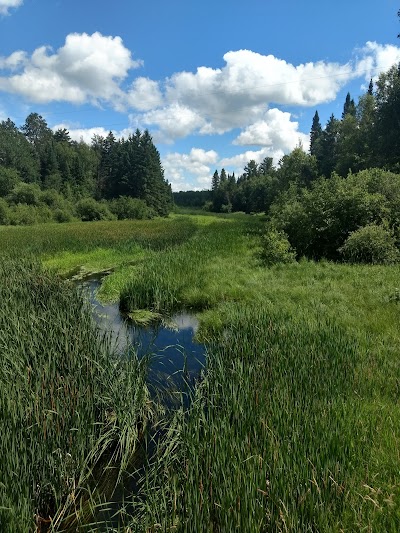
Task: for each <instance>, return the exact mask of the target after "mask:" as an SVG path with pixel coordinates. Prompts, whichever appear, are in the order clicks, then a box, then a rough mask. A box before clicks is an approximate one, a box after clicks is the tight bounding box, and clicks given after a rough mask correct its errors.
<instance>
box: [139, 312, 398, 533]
mask: <svg viewBox="0 0 400 533" xmlns="http://www.w3.org/2000/svg"><path fill="white" fill-rule="evenodd" d="M207 335H208V340H209V346H210V348H209V354H208V366H207V369H206V375H205V378H204V380H203V381H202V382H201V384H200V385H199V387H198V388H197V391H196V394H195V396H194V398H193V402H192V404H191V407H190V409H189V411H188V412H187V413H186V415H185V414H184V413H183V412H179V413H178V414H176V415H175V417H174V418H173V420H172V422H171V425H170V432H169V433H167V437H166V438H165V440H164V442H163V443H161V444H160V447H159V450H158V454H159V455H158V460H157V461H155V462H154V464H152V465H150V467H149V470H148V473H147V479H146V481H145V482H144V487H145V489H144V490H145V492H146V506H145V508H144V510H143V515H141V516H140V519H139V520H137V519H136V520H135V519H133V520H132V524H136V525H137V527H139V526H138V523H140V522H143V521H145V523H146V526H147V527H148V528H149V529H148V530H150V531H152V530H156V529H157V528H156V527H155V524H159V526H158V527H159V529H160V530H162V531H170V530H173V531H182V532H192V531H196V532H202V531H204V532H211V531H215V532H217V531H218V532H230V531H236V530H238V531H246V532H247V531H248V532H259V531H295V532H307V531H309V532H316V531H319V532H322V531H324V532H331V531H337V532H340V531H356V530H361V531H363V530H365V531H389V532H396V531H398V530H399V528H400V515H399V505H400V478H399V474H398V464H399V463H398V453H397V451H396V450H397V449H398V445H399V443H400V431H399V424H398V421H399V414H400V412H399V407H398V405H397V403H396V404H395V405H394V404H393V399H392V397H391V399H390V400H389V401H388V398H387V395H388V393H389V392H390V389H391V387H390V386H388V390H386V391H385V394H379V393H378V390H379V389H378V387H377V385H378V384H379V381H380V378H381V377H382V376H380V377H378V378H377V379H375V377H373V376H370V377H369V379H367V378H366V374H368V370H370V369H369V362H370V361H369V354H368V348H367V347H366V346H365V345H363V344H362V343H360V340H359V339H358V338H357V336H356V335H354V334H353V333H351V332H349V331H347V330H346V328H344V327H342V326H339V325H338V324H337V323H335V321H334V320H332V319H327V318H324V317H315V316H311V317H307V316H293V315H291V314H290V313H287V312H285V310H283V309H276V310H275V311H273V312H271V311H266V310H265V308H263V307H262V306H259V305H257V306H252V307H249V306H238V305H237V304H229V305H228V306H227V308H226V309H225V317H224V325H223V326H219V327H218V326H217V327H215V326H214V327H209V328H208V332H207ZM396 359H397V358H396V357H393V354H392V364H394V365H395V368H396V370H395V371H396V376H397V379H398V377H399V368H398V363H397V362H396ZM393 370H394V368H393ZM393 392H395V390H394V389H392V390H391V393H393ZM371 395H372V396H373V397H374V400H373V401H371ZM390 396H391V394H390ZM389 413H391V415H389ZM389 416H391V417H392V418H393V419H392V420H391V421H388V420H387V419H388V418H389ZM395 420H396V422H395ZM385 424H388V427H387V428H386V430H383V431H382V429H383V426H384V425H385ZM378 428H379V432H377V429H378ZM384 457H385V460H384ZM152 527H153V528H154V529H151V528H152ZM139 530H140V531H145V530H146V529H145V528H144V527H143V529H139Z"/></svg>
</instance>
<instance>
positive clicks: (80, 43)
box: [0, 32, 141, 108]
mask: <svg viewBox="0 0 400 533" xmlns="http://www.w3.org/2000/svg"><path fill="white" fill-rule="evenodd" d="M16 54H17V55H16ZM140 65H141V61H134V60H133V59H132V55H131V52H130V51H129V50H128V49H127V48H126V47H125V46H124V44H123V42H122V39H121V38H120V37H110V36H103V35H102V34H101V33H99V32H95V33H93V34H92V35H88V34H86V33H82V34H78V33H72V34H69V35H68V36H67V37H66V40H65V44H64V46H62V47H61V48H59V49H58V50H57V51H56V52H53V51H52V50H51V48H49V47H46V46H41V47H40V48H37V49H36V50H35V51H34V52H33V54H32V55H31V56H30V57H28V56H27V55H26V54H25V53H24V52H14V53H13V54H11V55H10V56H9V57H6V58H1V59H0V68H1V69H3V70H4V69H7V68H9V69H15V68H17V67H19V70H20V71H17V72H16V73H12V74H11V75H9V76H1V77H0V90H3V91H7V92H10V93H15V94H20V95H22V96H24V97H26V98H27V99H28V100H30V101H33V102H40V103H48V102H52V101H67V102H71V103H75V104H82V103H85V102H92V103H96V104H98V103H100V102H103V101H105V102H108V103H111V104H112V105H114V107H117V108H118V106H123V105H124V100H125V98H126V95H125V94H124V93H123V91H122V90H121V88H120V83H121V82H122V81H123V80H124V79H125V78H126V77H127V76H128V74H129V71H130V70H131V69H133V68H136V67H138V66H140Z"/></svg>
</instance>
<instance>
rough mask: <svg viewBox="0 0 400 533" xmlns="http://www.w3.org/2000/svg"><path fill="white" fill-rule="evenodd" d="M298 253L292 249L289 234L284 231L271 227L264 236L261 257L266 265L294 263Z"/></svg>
mask: <svg viewBox="0 0 400 533" xmlns="http://www.w3.org/2000/svg"><path fill="white" fill-rule="evenodd" d="M295 258H296V253H295V251H294V250H293V249H292V247H291V245H290V242H289V240H288V238H287V235H286V233H285V232H283V231H278V230H277V229H275V228H270V229H268V230H267V232H266V233H265V234H264V235H263V237H262V252H261V259H262V261H263V262H264V263H265V264H266V265H274V264H276V263H292V262H293V261H294V260H295Z"/></svg>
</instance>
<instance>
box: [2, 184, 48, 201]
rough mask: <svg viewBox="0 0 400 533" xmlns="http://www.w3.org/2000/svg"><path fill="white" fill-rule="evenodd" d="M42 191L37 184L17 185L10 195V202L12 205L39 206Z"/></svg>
mask: <svg viewBox="0 0 400 533" xmlns="http://www.w3.org/2000/svg"><path fill="white" fill-rule="evenodd" d="M41 194H42V193H41V190H40V187H39V185H37V184H36V183H23V182H21V183H17V185H15V187H14V188H13V189H12V191H11V192H10V194H9V195H8V200H9V202H10V203H12V204H27V205H38V204H39V202H40V195H41Z"/></svg>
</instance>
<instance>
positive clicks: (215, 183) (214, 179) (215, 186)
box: [211, 170, 219, 192]
mask: <svg viewBox="0 0 400 533" xmlns="http://www.w3.org/2000/svg"><path fill="white" fill-rule="evenodd" d="M218 188H219V174H218V170H216V171H215V172H214V174H213V177H212V179H211V190H212V191H213V192H216V191H217V190H218Z"/></svg>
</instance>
